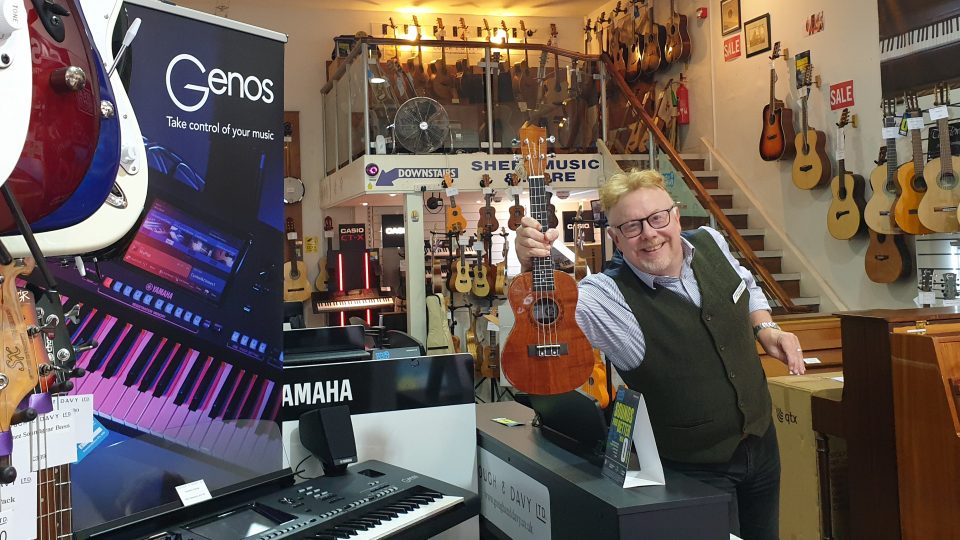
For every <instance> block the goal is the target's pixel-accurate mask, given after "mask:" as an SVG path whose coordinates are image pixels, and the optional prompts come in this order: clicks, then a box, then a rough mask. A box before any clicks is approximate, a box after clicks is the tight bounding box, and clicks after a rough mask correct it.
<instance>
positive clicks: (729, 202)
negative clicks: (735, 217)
mask: <svg viewBox="0 0 960 540" xmlns="http://www.w3.org/2000/svg"><path fill="white" fill-rule="evenodd" d="M707 193H709V194H710V196H711V197H713V200H714V202H716V203H717V206H719V207H720V208H724V209H725V208H733V190H732V189H708V190H707Z"/></svg>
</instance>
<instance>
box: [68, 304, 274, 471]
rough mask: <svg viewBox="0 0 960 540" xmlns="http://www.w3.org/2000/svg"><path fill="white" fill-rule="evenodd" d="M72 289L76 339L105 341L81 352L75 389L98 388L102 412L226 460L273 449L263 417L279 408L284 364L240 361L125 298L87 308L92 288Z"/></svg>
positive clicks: (98, 411)
mask: <svg viewBox="0 0 960 540" xmlns="http://www.w3.org/2000/svg"><path fill="white" fill-rule="evenodd" d="M71 292H72V293H74V294H75V296H72V297H69V298H68V297H66V296H64V299H65V305H64V311H69V310H70V309H71V308H72V307H73V306H75V305H80V306H81V309H80V317H79V321H78V323H77V324H76V325H74V326H73V329H72V334H71V341H72V342H73V344H74V345H82V344H86V343H92V342H95V343H97V344H99V345H98V346H97V347H95V348H93V349H90V350H87V351H85V352H83V353H81V354H80V355H79V356H78V358H77V362H76V366H77V367H79V368H83V369H84V370H86V371H87V374H86V375H84V376H83V377H82V378H80V379H77V380H75V381H74V384H75V388H74V390H73V391H72V393H74V394H92V395H93V396H94V407H95V409H96V414H97V415H98V416H101V417H103V418H106V419H108V420H111V421H114V422H116V423H119V424H122V425H125V426H127V427H129V428H132V429H133V430H136V431H138V432H143V433H149V434H151V435H154V436H157V437H160V438H162V439H164V440H167V441H169V442H172V443H175V444H179V445H182V446H185V447H187V448H189V449H192V450H196V451H199V452H202V453H205V454H210V455H215V456H218V457H223V458H224V459H227V460H229V459H231V457H233V455H234V454H237V453H241V452H242V453H244V456H245V459H248V458H249V456H248V455H247V454H249V453H251V452H253V453H255V452H260V451H271V448H272V449H273V450H275V447H276V445H275V444H270V441H269V439H271V438H272V437H274V436H275V435H276V433H275V432H271V430H270V429H266V428H265V427H263V426H262V424H273V422H272V420H273V419H275V418H276V417H277V415H278V413H279V407H280V386H279V385H277V384H275V382H274V378H275V377H277V376H278V375H279V371H278V370H276V369H275V368H271V367H268V366H263V365H258V364H257V363H255V362H251V363H249V364H244V365H240V364H238V363H237V359H243V358H244V357H242V356H239V355H237V354H230V352H229V351H228V350H223V349H220V350H217V349H214V348H212V347H211V346H209V345H208V344H205V343H202V342H198V340H197V338H196V336H195V335H194V334H192V333H189V332H179V331H177V329H176V328H173V327H171V326H169V325H166V324H164V323H163V322H161V321H158V320H156V319H155V318H153V317H151V316H150V315H148V314H145V313H142V312H140V311H138V310H133V309H130V308H129V307H127V306H126V305H123V304H116V303H111V304H103V303H101V304H100V305H99V307H91V308H85V307H83V306H84V302H83V301H84V298H83V296H84V295H86V294H90V293H86V292H82V291H71ZM87 300H88V301H89V299H87ZM200 351H204V352H202V353H201V352H200ZM273 442H274V443H275V442H276V441H273Z"/></svg>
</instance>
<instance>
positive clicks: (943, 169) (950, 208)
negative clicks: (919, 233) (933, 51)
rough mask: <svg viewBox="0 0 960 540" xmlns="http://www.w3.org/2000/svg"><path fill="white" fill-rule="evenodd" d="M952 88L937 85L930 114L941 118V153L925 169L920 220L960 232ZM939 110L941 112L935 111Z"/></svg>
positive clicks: (959, 161) (938, 228) (959, 162)
mask: <svg viewBox="0 0 960 540" xmlns="http://www.w3.org/2000/svg"><path fill="white" fill-rule="evenodd" d="M949 106H950V87H949V86H947V85H939V86H937V99H936V101H935V102H934V108H933V109H930V115H931V116H936V115H937V112H939V113H940V114H939V116H938V117H937V119H936V120H937V129H938V131H939V135H940V155H939V156H937V157H936V158H934V159H931V160H930V161H929V162H928V163H927V165H926V167H924V170H923V178H924V180H926V182H927V192H926V193H924V195H923V198H922V199H920V206H919V207H918V210H919V214H920V223H923V225H924V226H925V227H927V228H928V229H931V230H933V231H936V232H943V233H949V232H957V231H960V221H957V205H960V189H958V188H957V185H958V184H960V182H958V181H957V174H958V169H960V156H954V155H952V154H951V149H950V112H949ZM935 111H937V112H935Z"/></svg>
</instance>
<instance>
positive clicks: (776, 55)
mask: <svg viewBox="0 0 960 540" xmlns="http://www.w3.org/2000/svg"><path fill="white" fill-rule="evenodd" d="M780 56H781V54H780V42H779V41H777V42H775V43H774V44H773V54H771V55H770V60H776V59H777V58H780Z"/></svg>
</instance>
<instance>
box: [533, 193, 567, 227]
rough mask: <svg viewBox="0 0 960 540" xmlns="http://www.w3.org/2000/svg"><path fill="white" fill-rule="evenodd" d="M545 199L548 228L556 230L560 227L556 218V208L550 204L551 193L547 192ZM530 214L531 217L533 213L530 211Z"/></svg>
mask: <svg viewBox="0 0 960 540" xmlns="http://www.w3.org/2000/svg"><path fill="white" fill-rule="evenodd" d="M545 197H546V201H547V223H548V226H549V228H551V229H556V228H557V227H559V226H560V220H559V219H558V218H557V206H556V205H555V204H553V203H552V202H551V201H552V200H553V192H552V191H547V192H546V195H545ZM530 204H531V205H532V204H533V203H530ZM530 214H531V215H533V211H532V210H531V212H530Z"/></svg>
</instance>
